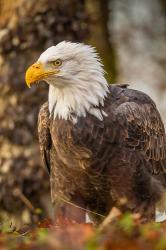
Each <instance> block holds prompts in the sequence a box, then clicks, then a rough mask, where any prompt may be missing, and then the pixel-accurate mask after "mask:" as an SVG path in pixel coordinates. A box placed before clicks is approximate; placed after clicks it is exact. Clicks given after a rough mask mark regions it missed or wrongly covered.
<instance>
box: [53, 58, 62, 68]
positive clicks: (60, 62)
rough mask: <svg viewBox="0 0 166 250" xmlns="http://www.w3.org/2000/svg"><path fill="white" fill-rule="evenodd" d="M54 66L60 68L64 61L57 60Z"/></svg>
mask: <svg viewBox="0 0 166 250" xmlns="http://www.w3.org/2000/svg"><path fill="white" fill-rule="evenodd" d="M52 64H53V65H54V66H56V67H57V66H60V65H61V64H62V60H61V59H57V60H55V61H53V62H52Z"/></svg>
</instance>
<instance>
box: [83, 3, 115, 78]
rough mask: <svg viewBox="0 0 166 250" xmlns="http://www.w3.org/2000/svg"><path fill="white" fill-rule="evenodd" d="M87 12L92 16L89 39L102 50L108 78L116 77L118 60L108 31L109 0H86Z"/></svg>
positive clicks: (101, 53) (89, 41)
mask: <svg viewBox="0 0 166 250" xmlns="http://www.w3.org/2000/svg"><path fill="white" fill-rule="evenodd" d="M85 5H86V12H87V14H88V15H89V16H90V19H91V22H90V25H89V35H88V37H87V41H88V43H89V44H92V45H93V46H94V47H96V48H97V49H98V51H99V52H100V56H101V57H102V60H103V63H104V66H105V69H106V72H107V73H108V76H107V75H106V77H107V78H108V80H111V82H113V81H114V80H115V78H116V62H115V55H114V49H113V46H112V43H111V37H110V35H109V31H108V18H109V8H108V0H105V1H102V0H85Z"/></svg>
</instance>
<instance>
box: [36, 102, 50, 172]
mask: <svg viewBox="0 0 166 250" xmlns="http://www.w3.org/2000/svg"><path fill="white" fill-rule="evenodd" d="M38 136H39V145H40V152H41V156H42V161H43V163H44V165H45V167H46V169H47V171H48V173H50V149H51V146H52V140H51V135H50V124H49V112H48V103H44V104H43V105H42V107H41V108H40V111H39V116H38Z"/></svg>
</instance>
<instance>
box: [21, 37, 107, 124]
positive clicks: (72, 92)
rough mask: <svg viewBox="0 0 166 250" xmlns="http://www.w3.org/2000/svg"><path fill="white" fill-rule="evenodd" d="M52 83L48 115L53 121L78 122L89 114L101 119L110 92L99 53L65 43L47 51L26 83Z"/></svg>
mask: <svg viewBox="0 0 166 250" xmlns="http://www.w3.org/2000/svg"><path fill="white" fill-rule="evenodd" d="M40 80H44V81H45V82H47V83H48V84H49V97H48V102H49V112H50V116H52V115H53V116H54V118H62V119H65V120H67V119H70V120H73V121H74V122H76V121H77V117H78V116H86V113H87V112H89V113H91V114H93V115H95V116H96V117H97V118H98V119H100V120H102V119H103V115H106V114H105V113H104V112H102V111H101V110H100V109H98V106H101V105H103V102H104V98H105V97H106V95H107V92H108V84H107V82H106V79H105V77H104V70H103V65H102V63H101V60H100V58H99V56H98V54H97V53H96V50H95V49H94V48H93V47H91V46H89V45H85V44H82V43H73V42H66V41H63V42H61V43H59V44H57V45H56V46H52V47H50V48H48V49H47V50H46V51H44V52H43V53H42V54H41V55H40V57H39V59H38V60H37V62H36V63H35V64H33V65H32V66H30V67H29V68H28V70H27V72H26V83H27V85H28V86H29V87H30V86H31V84H33V83H36V82H38V81H40Z"/></svg>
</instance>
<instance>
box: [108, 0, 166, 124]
mask: <svg viewBox="0 0 166 250" xmlns="http://www.w3.org/2000/svg"><path fill="white" fill-rule="evenodd" d="M110 8H111V12H110V20H109V30H110V33H111V35H112V38H113V44H114V48H115V52H116V57H117V71H118V81H119V82H122V83H123V82H124V83H129V84H130V85H131V87H133V88H136V89H139V90H142V91H144V92H146V93H147V94H149V95H150V96H151V97H152V98H153V99H154V100H155V102H156V103H157V106H158V108H159V110H160V111H161V114H162V117H163V118H164V121H165V124H166V112H165V107H166V77H165V72H166V49H165V45H166V1H165V0H139V1H138V0H126V1H123V0H118V1H116V0H111V1H110Z"/></svg>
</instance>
